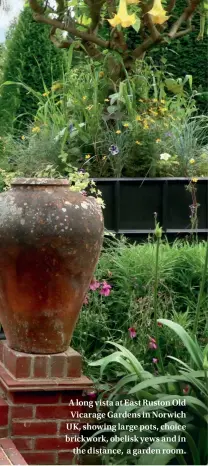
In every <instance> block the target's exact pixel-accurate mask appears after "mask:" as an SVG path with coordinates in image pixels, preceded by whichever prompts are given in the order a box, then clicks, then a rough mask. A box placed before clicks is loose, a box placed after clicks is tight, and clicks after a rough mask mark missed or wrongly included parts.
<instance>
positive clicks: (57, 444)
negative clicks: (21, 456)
mask: <svg viewBox="0 0 208 466" xmlns="http://www.w3.org/2000/svg"><path fill="white" fill-rule="evenodd" d="M78 445H79V443H78V442H75V441H72V442H68V443H67V442H66V439H65V436H62V437H43V438H36V439H35V446H34V450H66V449H67V447H68V449H69V450H72V449H73V448H76V447H77V446H78Z"/></svg>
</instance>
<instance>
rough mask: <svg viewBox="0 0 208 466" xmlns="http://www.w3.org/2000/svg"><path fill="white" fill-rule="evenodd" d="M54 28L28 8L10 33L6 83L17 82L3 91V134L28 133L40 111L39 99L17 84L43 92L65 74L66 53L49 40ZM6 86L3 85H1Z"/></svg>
mask: <svg viewBox="0 0 208 466" xmlns="http://www.w3.org/2000/svg"><path fill="white" fill-rule="evenodd" d="M49 31H50V27H49V26H48V27H47V26H46V27H45V26H43V25H41V24H38V23H37V22H36V21H34V19H33V15H32V12H31V10H30V8H29V7H28V6H25V8H24V10H23V11H22V12H21V14H20V16H19V19H18V22H17V24H13V25H12V27H11V30H10V31H9V37H8V38H7V41H6V50H5V52H4V66H3V70H2V73H1V74H3V76H2V80H1V81H3V82H5V81H6V82H7V81H13V82H14V84H13V85H10V86H3V87H1V89H0V134H1V135H2V134H5V133H7V132H8V131H9V132H12V130H13V128H14V129H15V130H16V131H17V130H21V131H26V126H27V124H28V123H30V122H31V121H32V120H33V117H34V116H35V113H36V111H37V100H36V99H35V97H34V95H33V94H32V93H26V92H25V91H24V90H23V88H21V87H19V86H17V85H15V83H17V82H20V81H22V82H24V83H25V84H28V85H29V86H30V87H32V88H33V89H34V90H37V91H38V90H39V91H41V90H42V92H43V90H44V84H43V81H44V82H45V83H46V85H47V86H51V84H52V80H53V79H54V80H55V79H58V78H59V77H60V75H61V74H62V65H63V58H62V51H60V50H58V49H56V48H55V46H54V45H53V44H52V43H51V42H50V41H49V40H48V36H49ZM1 84H2V82H1Z"/></svg>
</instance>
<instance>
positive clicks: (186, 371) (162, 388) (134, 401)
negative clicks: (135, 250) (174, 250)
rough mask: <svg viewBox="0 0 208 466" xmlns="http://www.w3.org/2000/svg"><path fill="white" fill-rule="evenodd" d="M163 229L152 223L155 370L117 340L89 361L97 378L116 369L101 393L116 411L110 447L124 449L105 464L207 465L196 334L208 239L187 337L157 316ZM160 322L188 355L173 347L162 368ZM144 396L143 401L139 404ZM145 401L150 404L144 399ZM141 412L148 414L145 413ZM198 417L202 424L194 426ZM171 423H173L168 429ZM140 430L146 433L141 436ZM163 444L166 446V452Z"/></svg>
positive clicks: (205, 404) (207, 375)
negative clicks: (106, 352)
mask: <svg viewBox="0 0 208 466" xmlns="http://www.w3.org/2000/svg"><path fill="white" fill-rule="evenodd" d="M161 233H162V231H161V228H160V227H159V225H158V224H156V227H155V235H156V238H157V241H156V250H155V261H153V262H154V266H155V271H154V283H153V286H154V293H153V295H154V298H153V303H154V337H155V338H153V337H149V348H151V349H153V350H154V352H155V354H156V356H157V358H153V362H154V363H155V364H156V367H157V373H156V374H155V375H153V374H152V371H147V370H146V369H145V368H144V367H143V365H142V364H141V363H140V362H139V360H138V357H137V358H136V357H135V356H134V354H133V353H132V352H130V351H129V350H128V349H127V348H126V347H124V346H122V345H120V344H118V343H115V342H113V343H111V342H107V343H110V344H112V345H113V346H114V347H116V352H114V353H112V354H110V355H108V356H105V357H104V358H102V359H99V360H98V361H96V362H92V363H91V364H90V366H94V367H97V366H98V367H100V378H101V381H102V380H103V375H104V371H106V369H108V368H109V365H110V366H112V365H113V366H114V367H116V370H117V379H118V381H117V383H116V384H113V385H112V384H111V385H109V387H108V388H107V389H105V391H104V393H102V394H101V396H100V398H104V399H106V395H107V397H108V403H111V405H110V407H111V408H110V409H111V412H112V411H113V413H114V415H113V416H111V417H110V422H112V424H113V426H114V427H113V428H114V430H113V432H114V434H116V435H115V436H114V437H113V438H111V431H110V434H109V442H108V448H109V451H112V448H117V449H118V448H119V449H120V451H121V452H122V453H121V454H120V453H119V454H118V455H116V456H115V455H112V454H111V453H110V454H107V455H106V454H104V464H117V461H119V464H143V465H144V464H147V463H148V464H149V465H150V464H158V465H159V464H160V465H161V464H170V461H171V464H172V460H175V461H176V463H175V461H174V462H173V464H178V461H177V460H178V459H180V460H182V464H187V465H188V464H207V459H208V448H207V445H206V446H205V445H204V441H205V439H206V436H207V423H208V385H207V381H208V360H207V354H208V345H207V346H206V347H205V348H204V349H202V347H200V344H199V341H197V337H196V335H197V331H198V323H199V317H200V308H201V305H202V303H203V294H204V292H206V291H207V290H205V283H206V282H207V279H206V276H207V272H208V267H207V265H208V243H207V244H206V254H205V261H204V266H203V269H202V273H201V280H200V291H199V294H198V302H197V306H196V315H195V318H194V324H193V328H192V334H193V336H191V335H190V334H189V333H188V332H187V331H186V330H185V329H184V328H183V327H182V326H181V325H179V324H178V323H176V322H173V321H171V320H167V319H164V318H162V319H158V318H157V315H158V311H159V309H158V290H159V276H160V269H159V260H160V254H159V253H160V246H161ZM161 327H162V328H163V327H165V328H166V327H167V328H168V330H170V331H173V332H174V334H175V338H176V345H179V344H180V343H181V344H182V347H185V350H186V354H187V356H188V362H187V356H186V357H185V356H184V355H183V357H182V359H179V357H177V358H176V357H174V356H173V351H171V356H169V359H171V363H170V364H168V365H167V363H166V367H165V359H164V358H163V355H162V351H161V341H160V328H161ZM132 330H133V335H132V337H135V336H136V330H135V327H134V328H133V329H132V328H131V329H130V333H132ZM166 338H168V336H166ZM158 358H159V359H158ZM119 369H120V374H119ZM161 373H162V375H161ZM184 395H185V396H184ZM144 400H145V403H143V401H144ZM112 401H113V403H112ZM147 402H149V403H148V404H147ZM98 406H99V404H98ZM176 406H177V410H176ZM151 412H152V414H153V418H152V419H153V420H154V423H153V425H152V423H151V421H150V420H149V418H151ZM180 412H181V414H180ZM124 413H125V414H127V413H128V415H124ZM144 413H146V414H148V416H147V417H145V416H144ZM166 413H167V414H166ZM155 414H156V415H155ZM166 416H167V417H168V418H172V420H171V422H170V423H169V422H168V423H167V418H166ZM107 418H108V415H107ZM121 420H122V423H121ZM199 422H200V427H198V423H199ZM170 425H171V426H172V428H171V431H170ZM120 426H121V427H120ZM180 426H183V429H184V430H183V435H184V436H185V437H184V439H185V442H186V443H185V444H184V440H183V439H182V437H181V436H180V435H177V434H178V431H179V432H180V431H181V427H180ZM115 427H116V430H115ZM132 427H133V428H134V430H133V433H134V434H135V435H134V436H133V437H130V438H129V439H128V441H125V440H124V442H123V440H122V438H121V437H122V436H123V434H124V433H129V432H132ZM144 427H145V429H144ZM130 429H131V430H130ZM144 430H145V437H143V435H144ZM108 431H109V429H108ZM104 432H105V433H106V429H104V430H103V431H102V430H101V431H100V430H99V435H100V434H102V433H104ZM170 434H171V435H172V436H170ZM174 434H176V435H174ZM96 436H97V434H95V435H94V437H96ZM107 438H108V437H107ZM164 445H165V447H164ZM177 447H178V448H177ZM164 448H166V454H165V455H164ZM147 449H148V450H149V451H147ZM155 449H156V450H155ZM158 449H159V451H158ZM116 451H118V450H116ZM135 451H136V452H137V453H136V454H135V453H134V452H135ZM180 462H181V461H180Z"/></svg>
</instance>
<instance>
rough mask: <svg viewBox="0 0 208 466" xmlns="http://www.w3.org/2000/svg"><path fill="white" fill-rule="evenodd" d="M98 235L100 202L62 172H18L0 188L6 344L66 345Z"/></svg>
mask: <svg viewBox="0 0 208 466" xmlns="http://www.w3.org/2000/svg"><path fill="white" fill-rule="evenodd" d="M102 239H103V215H102V211H101V208H100V206H99V205H98V203H97V201H96V200H95V199H94V198H93V197H84V196H83V195H82V194H81V193H78V192H73V191H70V188H69V182H68V180H66V179H44V178H37V179H35V178H31V179H27V178H19V179H16V180H15V181H14V182H13V183H12V187H11V189H10V190H9V191H7V192H5V193H2V194H0V323H1V324H2V326H3V329H4V332H5V335H6V339H7V342H8V345H9V346H10V347H11V348H13V349H15V350H17V351H22V352H25V353H42V354H43V353H45V354H52V353H60V352H62V351H65V350H66V349H67V348H68V347H69V345H70V341H71V338H72V334H73V330H74V327H75V324H76V322H77V319H78V316H79V312H80V309H81V307H82V304H83V300H84V297H85V294H86V292H87V290H88V287H89V284H90V282H91V279H92V276H93V273H94V270H95V267H96V264H97V261H98V258H99V254H100V250H101V246H102Z"/></svg>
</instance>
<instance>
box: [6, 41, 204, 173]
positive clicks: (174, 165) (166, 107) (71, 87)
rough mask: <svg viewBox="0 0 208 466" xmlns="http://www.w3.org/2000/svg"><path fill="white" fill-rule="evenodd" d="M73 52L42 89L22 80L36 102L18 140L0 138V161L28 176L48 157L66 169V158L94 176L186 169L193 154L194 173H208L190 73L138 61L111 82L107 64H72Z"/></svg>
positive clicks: (167, 171) (201, 118) (48, 161)
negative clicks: (132, 69) (60, 72)
mask: <svg viewBox="0 0 208 466" xmlns="http://www.w3.org/2000/svg"><path fill="white" fill-rule="evenodd" d="M72 59H73V48H71V49H70V51H69V52H68V56H67V66H68V68H67V70H66V72H65V73H64V75H63V78H62V80H59V81H53V84H52V86H51V87H48V86H47V85H46V84H44V92H40V90H38V91H36V90H34V89H32V88H31V87H30V86H28V85H27V84H24V83H19V89H22V92H24V93H26V92H27V95H28V94H29V95H30V96H32V98H33V99H36V102H37V106H38V110H37V113H36V117H35V123H34V126H30V127H29V129H28V132H27V133H25V134H22V136H21V137H20V140H19V141H17V140H16V139H15V140H12V139H11V138H9V139H8V138H7V137H6V138H5V139H4V141H2V144H1V145H2V149H1V148H0V152H2V156H1V159H2V163H3V161H6V160H7V159H8V158H9V159H13V160H15V161H16V164H18V167H21V171H23V172H24V173H25V175H29V176H31V174H32V173H34V171H36V168H37V167H38V168H40V169H41V168H44V166H45V165H47V164H48V163H52V164H53V165H55V166H56V167H57V168H58V170H59V172H60V173H62V174H63V175H64V173H65V172H64V170H65V168H64V163H63V162H64V161H65V163H70V164H72V165H73V166H76V167H77V168H84V169H87V171H88V172H89V173H90V175H91V176H92V177H105V176H116V177H120V176H158V175H159V176H160V175H169V176H173V175H176V176H187V174H189V171H190V170H189V168H190V167H189V159H190V158H192V157H194V158H195V159H196V162H197V163H196V164H195V168H196V170H195V172H194V175H195V176H196V175H197V176H202V175H204V176H206V174H207V170H208V163H207V156H206V144H207V138H208V135H207V133H208V131H207V126H206V123H207V118H206V117H203V116H201V117H200V118H198V117H195V116H194V114H195V113H196V108H195V100H194V97H193V95H192V94H190V92H191V86H192V78H191V76H186V77H185V78H184V79H180V78H178V79H177V80H174V79H173V77H171V75H170V74H167V73H166V72H165V71H163V70H160V69H159V68H156V67H155V66H154V65H153V64H151V63H148V62H141V63H138V66H137V69H135V72H134V74H133V75H128V74H127V73H126V79H125V80H124V81H122V82H120V84H119V85H118V86H116V85H114V86H112V87H111V88H109V79H108V74H107V73H106V70H105V67H104V68H101V67H100V65H99V63H96V62H89V61H88V63H86V62H85V63H84V64H82V65H81V66H79V67H77V68H72ZM11 85H12V84H11V82H10V84H8V85H7V88H10V87H11ZM21 138H22V139H21ZM181 140H183V143H182V142H181ZM167 151H168V152H169V154H170V155H171V160H170V161H169V162H168V163H163V162H161V159H160V156H161V154H163V153H164V152H167ZM60 152H61V154H62V159H60ZM63 154H64V155H63ZM2 163H1V165H2ZM2 168H4V167H3V166H2ZM192 172H193V170H191V175H193V173H192Z"/></svg>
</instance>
